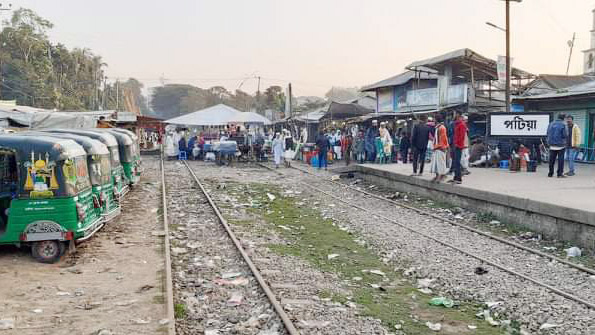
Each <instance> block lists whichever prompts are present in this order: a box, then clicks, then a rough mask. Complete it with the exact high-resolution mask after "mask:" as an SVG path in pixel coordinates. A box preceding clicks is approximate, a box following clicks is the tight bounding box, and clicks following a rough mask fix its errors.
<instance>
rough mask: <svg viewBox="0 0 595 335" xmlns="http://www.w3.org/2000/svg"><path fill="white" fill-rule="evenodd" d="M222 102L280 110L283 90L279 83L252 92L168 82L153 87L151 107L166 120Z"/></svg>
mask: <svg viewBox="0 0 595 335" xmlns="http://www.w3.org/2000/svg"><path fill="white" fill-rule="evenodd" d="M220 103H224V104H226V105H229V106H231V107H234V108H236V109H238V110H241V111H248V110H255V111H264V110H266V109H272V110H275V111H282V110H283V108H284V106H285V93H283V89H282V88H281V87H280V86H271V87H269V88H267V89H266V90H265V91H264V94H261V96H260V98H257V95H251V94H249V93H246V92H244V91H241V90H239V89H238V90H236V91H235V92H230V91H228V90H227V89H226V88H225V87H222V86H214V87H211V88H208V89H202V88H199V87H196V86H192V85H185V84H169V85H164V86H160V87H156V88H154V89H153V94H152V96H151V107H152V109H153V111H154V112H155V114H156V115H157V116H158V117H161V118H164V119H169V118H173V117H176V116H180V115H184V114H186V113H191V112H195V111H197V110H201V109H204V108H207V107H211V106H214V105H217V104H220Z"/></svg>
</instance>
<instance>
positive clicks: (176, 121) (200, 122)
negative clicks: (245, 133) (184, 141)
mask: <svg viewBox="0 0 595 335" xmlns="http://www.w3.org/2000/svg"><path fill="white" fill-rule="evenodd" d="M164 122H165V123H168V124H173V125H181V126H224V125H227V124H230V123H248V124H263V125H269V124H271V121H269V119H267V118H265V117H264V116H262V115H259V114H256V113H253V112H240V111H239V110H237V109H235V108H233V107H229V106H227V105H224V104H219V105H216V106H212V107H209V108H205V109H203V110H199V111H196V112H194V113H189V114H186V115H182V116H178V117H175V118H173V119H169V120H166V121H164Z"/></svg>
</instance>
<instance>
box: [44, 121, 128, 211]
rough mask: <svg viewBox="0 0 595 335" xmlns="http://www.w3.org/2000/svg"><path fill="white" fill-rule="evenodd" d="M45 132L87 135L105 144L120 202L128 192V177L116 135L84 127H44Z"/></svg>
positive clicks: (116, 194) (115, 192)
mask: <svg viewBox="0 0 595 335" xmlns="http://www.w3.org/2000/svg"><path fill="white" fill-rule="evenodd" d="M43 132H48V133H54V134H74V135H80V136H86V137H89V138H92V139H94V140H98V141H100V142H101V143H103V144H105V145H106V146H107V149H108V150H109V152H110V164H111V170H112V180H113V183H114V190H113V194H114V197H115V200H116V201H118V202H119V201H120V198H121V197H123V196H124V195H125V194H126V193H127V192H128V190H129V188H128V183H126V182H125V180H124V179H125V178H126V175H125V174H124V168H123V167H122V164H121V163H120V149H119V146H118V141H116V138H115V137H114V136H112V135H111V134H109V133H102V132H95V131H90V130H83V129H44V130H43Z"/></svg>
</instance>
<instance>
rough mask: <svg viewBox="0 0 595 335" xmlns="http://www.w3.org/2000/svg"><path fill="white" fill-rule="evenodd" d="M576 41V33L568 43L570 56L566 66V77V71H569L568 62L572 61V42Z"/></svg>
mask: <svg viewBox="0 0 595 335" xmlns="http://www.w3.org/2000/svg"><path fill="white" fill-rule="evenodd" d="M575 39H576V33H573V34H572V41H568V46H569V47H570V55H568V65H566V75H568V71H569V70H570V60H571V59H572V49H574V40H575Z"/></svg>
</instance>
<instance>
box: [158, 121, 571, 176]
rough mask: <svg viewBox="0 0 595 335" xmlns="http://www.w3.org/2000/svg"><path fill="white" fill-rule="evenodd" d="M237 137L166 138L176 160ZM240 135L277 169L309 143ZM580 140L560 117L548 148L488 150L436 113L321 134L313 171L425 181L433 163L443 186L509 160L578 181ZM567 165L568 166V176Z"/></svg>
mask: <svg viewBox="0 0 595 335" xmlns="http://www.w3.org/2000/svg"><path fill="white" fill-rule="evenodd" d="M410 121H411V120H410ZM234 130H235V129H234ZM239 135H240V132H239V131H238V133H236V134H232V133H230V132H226V131H221V132H219V133H218V134H215V135H214V136H213V134H203V133H202V132H201V133H198V134H196V133H195V134H194V135H190V136H188V135H185V132H183V131H181V132H180V131H175V132H170V133H169V134H168V135H167V137H166V141H165V149H166V152H170V151H171V152H175V154H170V155H176V156H177V155H178V153H179V152H184V153H185V155H186V156H187V157H188V159H197V160H198V159H205V158H207V157H205V155H206V154H207V152H208V150H207V148H206V147H205V145H206V144H207V143H209V144H210V143H211V142H212V141H213V140H215V141H218V142H219V143H225V142H227V141H228V140H230V137H232V136H234V139H236V140H237V137H238V136H239ZM241 135H242V136H243V145H244V147H246V148H248V150H250V152H251V153H252V154H253V158H254V159H255V160H257V161H263V160H267V159H268V157H269V156H270V157H272V160H273V162H274V164H275V166H276V167H277V168H279V167H280V166H281V165H285V166H289V165H290V162H291V160H293V159H297V158H299V157H301V155H300V154H301V152H300V149H301V148H302V146H303V145H304V144H305V143H304V142H305V138H306V135H304V134H302V135H300V136H293V135H292V132H291V131H290V130H288V129H282V130H280V131H277V132H274V131H273V130H272V129H269V131H266V130H265V129H259V130H258V131H252V132H247V131H246V132H243V133H242V134H241ZM294 138H295V139H296V141H294ZM581 138H582V137H581V130H580V128H579V127H578V126H577V125H576V124H574V120H573V117H572V116H571V115H568V116H565V115H559V116H558V119H557V120H556V121H554V122H552V123H551V124H550V125H549V128H548V133H547V139H546V143H547V145H548V146H549V148H547V149H546V146H545V144H544V143H543V142H542V143H541V145H539V143H533V142H535V141H533V140H531V141H529V142H527V141H525V142H521V141H518V140H515V141H513V142H512V143H511V144H506V143H504V142H502V143H499V144H498V145H497V146H490V145H489V144H488V143H486V142H485V141H484V139H483V137H477V138H475V139H473V140H470V136H469V128H468V126H467V117H466V116H465V115H463V114H462V113H461V112H455V113H454V117H452V118H450V119H449V120H445V117H444V115H443V114H436V115H435V116H434V117H433V118H428V117H427V116H426V115H421V116H420V117H419V118H417V119H416V120H415V121H414V122H411V123H398V122H392V123H391V122H378V120H372V121H371V123H370V126H368V127H366V126H363V125H358V124H352V125H348V126H344V127H343V128H342V129H336V128H328V129H326V130H321V131H319V133H318V134H317V136H316V139H315V146H314V148H313V149H314V150H315V152H316V159H315V162H316V163H315V166H316V167H318V168H320V169H322V168H324V169H327V168H328V164H329V160H333V161H335V160H344V161H345V164H346V165H349V164H351V162H352V161H356V162H357V163H360V164H363V163H376V164H386V163H399V162H402V163H403V164H411V166H412V176H422V175H423V174H424V169H425V167H426V165H427V163H428V162H429V165H430V173H431V174H432V175H433V179H432V181H433V182H436V183H440V182H443V181H445V179H446V178H447V176H448V175H452V179H450V180H449V181H448V182H449V183H453V184H461V183H462V182H463V176H465V175H468V174H470V172H469V167H470V166H486V167H489V166H498V165H499V164H500V162H501V160H502V159H504V160H506V161H510V164H511V165H512V166H513V167H512V168H511V170H513V171H519V169H520V166H524V167H525V168H527V166H528V164H529V163H536V164H537V163H539V162H541V161H542V160H545V161H549V173H548V176H549V177H553V175H554V173H556V175H557V177H558V178H564V177H569V176H574V175H575V173H576V167H575V164H574V161H575V159H576V158H577V155H578V153H579V150H578V148H579V147H580V146H581ZM537 141H538V142H539V141H541V139H539V140H537ZM240 142H242V140H240ZM240 142H238V144H240ZM530 142H531V143H530ZM506 145H508V147H506ZM240 146H241V145H240ZM502 149H504V150H502ZM502 151H504V152H502ZM544 153H547V154H546V155H544ZM267 154H268V155H267ZM565 161H568V172H566V173H565V172H564V165H565ZM556 162H557V169H555V165H556ZM529 170H530V169H529V168H527V171H529Z"/></svg>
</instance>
